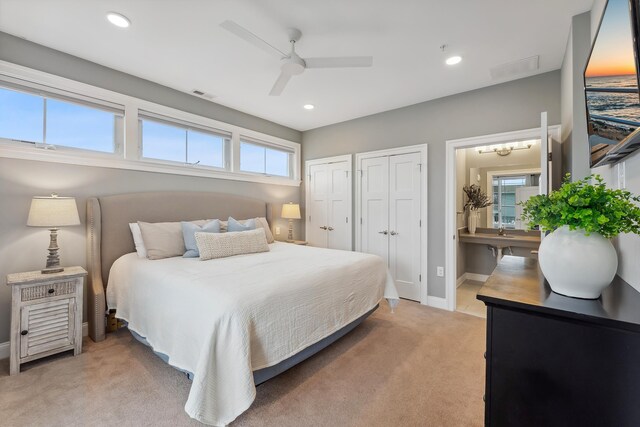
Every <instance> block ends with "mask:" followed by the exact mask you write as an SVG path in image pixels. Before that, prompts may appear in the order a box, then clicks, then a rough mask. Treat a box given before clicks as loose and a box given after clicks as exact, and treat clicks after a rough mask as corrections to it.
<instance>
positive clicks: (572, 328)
mask: <svg viewBox="0 0 640 427" xmlns="http://www.w3.org/2000/svg"><path fill="white" fill-rule="evenodd" d="M477 298H478V299H480V300H482V301H483V302H484V303H485V304H486V306H487V351H486V353H485V358H486V388H485V425H486V426H564V427H566V426H637V425H640V404H638V387H639V385H640V293H638V292H637V291H636V290H635V289H634V288H632V287H631V286H630V285H629V284H627V283H625V282H624V281H623V280H622V279H620V278H619V277H617V276H616V278H615V279H614V281H613V283H612V284H611V286H609V287H608V288H607V289H606V290H605V292H604V293H603V295H602V296H601V297H600V298H599V299H597V300H582V299H576V298H569V297H565V296H562V295H558V294H555V293H553V292H551V289H550V288H549V285H548V284H547V283H546V281H545V279H544V276H543V275H542V273H541V272H540V270H539V268H538V265H537V261H536V260H535V259H532V258H521V257H513V256H505V257H504V258H503V259H502V260H501V261H500V262H499V263H498V266H497V267H496V269H495V271H494V272H493V274H492V275H491V276H490V277H489V279H488V280H487V282H486V283H485V284H484V286H483V287H482V288H481V290H480V292H479V293H478V296H477Z"/></svg>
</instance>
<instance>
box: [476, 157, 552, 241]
mask: <svg viewBox="0 0 640 427" xmlns="http://www.w3.org/2000/svg"><path fill="white" fill-rule="evenodd" d="M541 173H542V169H541V168H527V169H505V170H489V171H487V181H486V183H487V187H486V188H487V197H489V200H491V201H493V197H494V194H493V180H494V179H495V178H497V177H518V176H523V175H525V176H526V175H536V174H538V175H540V174H541ZM517 221H518V219H517V218H516V222H517ZM486 223H487V224H486V226H487V228H491V229H495V228H494V223H493V205H492V206H490V207H489V209H488V210H487V221H486Z"/></svg>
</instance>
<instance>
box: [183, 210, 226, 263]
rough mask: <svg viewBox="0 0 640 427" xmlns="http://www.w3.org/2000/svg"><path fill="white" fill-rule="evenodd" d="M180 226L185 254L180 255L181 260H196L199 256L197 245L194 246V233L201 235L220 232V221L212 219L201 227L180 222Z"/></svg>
mask: <svg viewBox="0 0 640 427" xmlns="http://www.w3.org/2000/svg"><path fill="white" fill-rule="evenodd" d="M181 225H182V237H183V238H184V247H185V249H186V252H185V253H184V255H182V257H183V258H197V257H199V256H200V252H198V245H196V236H195V233H196V232H201V233H219V232H220V220H217V219H214V220H213V221H210V222H207V223H206V224H204V225H203V226H202V227H200V226H199V225H198V224H194V223H192V222H184V221H183V222H181Z"/></svg>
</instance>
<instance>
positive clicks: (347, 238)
mask: <svg viewBox="0 0 640 427" xmlns="http://www.w3.org/2000/svg"><path fill="white" fill-rule="evenodd" d="M350 169H351V167H350V165H349V164H348V163H347V162H335V163H329V164H328V165H327V178H328V179H327V228H328V230H327V247H328V248H330V249H342V250H345V251H350V250H351V218H350V217H351V197H349V194H350V189H351V179H350V175H351V170H350Z"/></svg>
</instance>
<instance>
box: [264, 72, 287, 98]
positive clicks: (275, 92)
mask: <svg viewBox="0 0 640 427" xmlns="http://www.w3.org/2000/svg"><path fill="white" fill-rule="evenodd" d="M290 79H291V74H286V73H280V75H279V76H278V80H276V83H275V84H274V85H273V87H272V88H271V92H269V96H280V94H281V93H282V91H283V90H284V88H285V87H286V86H287V83H289V80H290Z"/></svg>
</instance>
